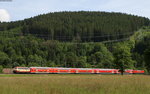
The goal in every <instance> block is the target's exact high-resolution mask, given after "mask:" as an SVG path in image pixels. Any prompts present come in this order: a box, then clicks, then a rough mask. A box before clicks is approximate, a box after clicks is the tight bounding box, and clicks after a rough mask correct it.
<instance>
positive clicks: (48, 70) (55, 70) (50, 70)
mask: <svg viewBox="0 0 150 94" xmlns="http://www.w3.org/2000/svg"><path fill="white" fill-rule="evenodd" d="M13 72H14V73H28V74H61V73H63V74H120V70H119V69H100V68H61V67H15V68H14V69H13ZM124 73H126V74H144V70H133V69H126V70H125V71H124Z"/></svg>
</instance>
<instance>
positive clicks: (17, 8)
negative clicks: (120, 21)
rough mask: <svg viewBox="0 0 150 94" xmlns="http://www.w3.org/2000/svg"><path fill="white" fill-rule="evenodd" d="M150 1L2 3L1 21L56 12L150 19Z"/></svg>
mask: <svg viewBox="0 0 150 94" xmlns="http://www.w3.org/2000/svg"><path fill="white" fill-rule="evenodd" d="M149 9H150V0H12V2H2V1H0V21H16V20H23V19H25V18H29V17H33V16H36V15H38V14H43V13H49V12H55V11H81V10H84V11H107V12H123V13H128V14H134V15H139V16H144V17H148V18H150V11H149Z"/></svg>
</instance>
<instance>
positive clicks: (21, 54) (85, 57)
mask: <svg viewBox="0 0 150 94" xmlns="http://www.w3.org/2000/svg"><path fill="white" fill-rule="evenodd" d="M148 25H149V19H147V18H143V17H138V16H133V15H127V14H122V13H106V12H57V13H49V14H44V15H40V16H37V17H34V18H30V19H25V20H23V21H17V22H9V23H0V65H1V66H2V67H4V68H12V67H15V66H49V67H78V68H79V67H85V68H86V67H88V68H90V67H91V68H120V67H121V66H120V65H121V64H123V65H124V67H125V68H127V69H145V70H147V71H148V72H150V64H149V58H150V41H148V40H150V27H149V26H148ZM143 26H144V27H143ZM140 28H142V29H140ZM123 38H129V40H126V41H122V42H113V43H112V42H110V43H101V41H107V40H115V39H123Z"/></svg>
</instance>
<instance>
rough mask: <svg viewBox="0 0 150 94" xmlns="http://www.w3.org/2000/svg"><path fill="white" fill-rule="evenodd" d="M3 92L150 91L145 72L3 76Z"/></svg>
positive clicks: (149, 79)
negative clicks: (130, 73)
mask: <svg viewBox="0 0 150 94" xmlns="http://www.w3.org/2000/svg"><path fill="white" fill-rule="evenodd" d="M0 93H1V94H150V76H145V75H124V76H121V75H79V74H77V75H70V74H69V75H67V74H66V75H64V74H62V75H60V74H58V75H57V74H55V75H0Z"/></svg>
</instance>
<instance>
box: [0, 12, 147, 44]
mask: <svg viewBox="0 0 150 94" xmlns="http://www.w3.org/2000/svg"><path fill="white" fill-rule="evenodd" d="M148 25H149V19H147V18H144V17H138V16H133V15H128V14H123V13H108V12H86V11H80V12H55V13H49V14H44V15H39V16H36V17H34V18H30V19H25V20H23V21H17V22H10V23H0V29H1V30H0V31H2V30H3V31H4V30H10V29H12V28H14V27H20V28H21V32H22V33H23V34H24V35H26V34H34V35H35V36H37V37H40V38H44V39H50V40H59V41H74V40H77V41H82V42H89V41H94V42H99V41H105V40H115V39H122V38H126V37H129V36H130V35H131V34H133V32H134V31H136V30H138V29H139V28H141V27H142V26H148Z"/></svg>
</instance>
